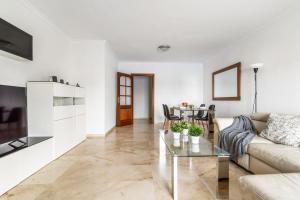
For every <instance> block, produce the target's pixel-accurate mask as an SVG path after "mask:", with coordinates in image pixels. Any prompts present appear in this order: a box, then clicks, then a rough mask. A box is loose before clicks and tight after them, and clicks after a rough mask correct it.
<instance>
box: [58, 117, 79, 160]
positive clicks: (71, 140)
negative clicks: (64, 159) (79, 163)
mask: <svg viewBox="0 0 300 200" xmlns="http://www.w3.org/2000/svg"><path fill="white" fill-rule="evenodd" d="M53 123H54V130H53V131H54V155H55V158H57V157H59V156H61V155H62V154H64V153H66V152H67V151H69V150H70V149H71V148H72V147H73V146H74V144H75V127H76V120H75V117H73V118H67V119H62V120H58V121H54V122H53Z"/></svg>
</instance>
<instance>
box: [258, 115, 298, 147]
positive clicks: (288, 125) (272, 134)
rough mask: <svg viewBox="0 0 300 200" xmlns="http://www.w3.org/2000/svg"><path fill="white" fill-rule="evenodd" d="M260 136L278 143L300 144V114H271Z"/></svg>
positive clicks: (295, 145)
mask: <svg viewBox="0 0 300 200" xmlns="http://www.w3.org/2000/svg"><path fill="white" fill-rule="evenodd" d="M260 136H262V137H264V138H266V139H268V140H271V141H273V142H274V143H277V144H285V145H290V146H294V147H299V146H300V116H295V115H286V114H270V116H269V119H268V122H267V128H266V129H265V130H263V131H262V132H261V134H260Z"/></svg>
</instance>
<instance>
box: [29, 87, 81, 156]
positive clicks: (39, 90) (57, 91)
mask: <svg viewBox="0 0 300 200" xmlns="http://www.w3.org/2000/svg"><path fill="white" fill-rule="evenodd" d="M27 110H28V133H29V134H30V135H29V136H31V137H34V136H51V137H53V140H54V141H53V149H54V152H53V154H54V158H58V157H59V156H61V155H62V154H64V153H66V152H67V151H69V150H70V149H72V148H73V147H74V146H76V145H77V144H79V143H81V142H82V141H83V140H85V138H86V129H85V123H86V122H85V120H86V117H85V89H84V88H78V87H75V86H71V85H65V84H60V83H54V82H28V83H27Z"/></svg>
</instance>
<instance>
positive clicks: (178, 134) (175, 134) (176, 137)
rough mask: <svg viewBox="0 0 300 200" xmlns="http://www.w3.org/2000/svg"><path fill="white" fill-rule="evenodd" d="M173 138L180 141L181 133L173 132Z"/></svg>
mask: <svg viewBox="0 0 300 200" xmlns="http://www.w3.org/2000/svg"><path fill="white" fill-rule="evenodd" d="M173 138H174V140H179V139H180V133H177V132H173Z"/></svg>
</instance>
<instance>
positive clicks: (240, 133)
mask: <svg viewBox="0 0 300 200" xmlns="http://www.w3.org/2000/svg"><path fill="white" fill-rule="evenodd" d="M256 134H257V131H256V128H255V127H254V125H253V123H252V121H251V120H250V119H249V118H248V117H246V116H242V115H241V116H238V117H235V118H234V121H233V123H232V125H230V126H229V127H227V128H225V129H223V130H222V131H221V133H220V137H219V147H221V148H222V149H224V150H225V151H227V152H229V153H230V159H231V160H233V161H235V162H237V160H238V158H239V157H240V156H242V155H243V154H245V153H246V146H247V145H248V144H249V143H250V142H251V140H252V139H253V138H254V136H255V135H256Z"/></svg>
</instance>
